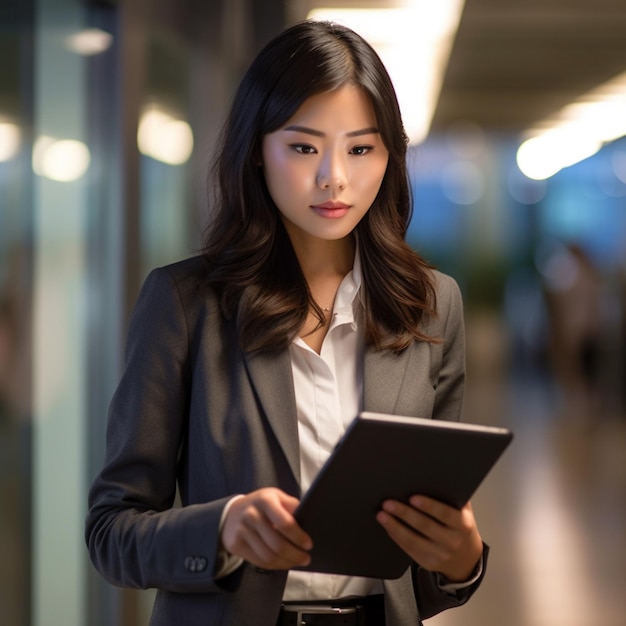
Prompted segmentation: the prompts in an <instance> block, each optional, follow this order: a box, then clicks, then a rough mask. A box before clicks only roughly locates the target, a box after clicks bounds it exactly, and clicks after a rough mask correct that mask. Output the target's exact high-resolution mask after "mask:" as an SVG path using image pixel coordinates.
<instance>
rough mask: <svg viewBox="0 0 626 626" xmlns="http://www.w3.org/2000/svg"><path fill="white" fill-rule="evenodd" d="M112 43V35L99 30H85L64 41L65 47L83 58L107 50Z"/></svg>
mask: <svg viewBox="0 0 626 626" xmlns="http://www.w3.org/2000/svg"><path fill="white" fill-rule="evenodd" d="M112 43H113V35H111V34H110V33H107V32H105V31H103V30H100V29H99V28H87V29H85V30H81V31H80V32H78V33H74V34H73V35H70V36H69V37H67V38H66V39H65V47H66V48H67V49H68V50H71V51H72V52H76V53H77V54H82V55H84V56H93V55H94V54H100V53H101V52H104V51H105V50H108V49H109V48H110V47H111V44H112Z"/></svg>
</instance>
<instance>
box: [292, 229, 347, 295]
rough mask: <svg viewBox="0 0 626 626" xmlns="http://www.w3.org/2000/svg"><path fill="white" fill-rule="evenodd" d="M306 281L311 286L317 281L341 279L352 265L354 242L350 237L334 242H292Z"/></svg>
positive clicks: (319, 240)
mask: <svg viewBox="0 0 626 626" xmlns="http://www.w3.org/2000/svg"><path fill="white" fill-rule="evenodd" d="M292 243H293V246H294V250H295V253H296V256H297V257H298V262H299V263H300V267H301V268H302V273H303V274H304V277H305V279H306V281H307V282H308V283H309V285H310V286H311V285H312V284H315V283H317V282H319V281H322V282H325V280H327V279H333V278H336V277H341V278H343V277H344V276H345V275H346V274H347V273H348V272H349V271H350V270H351V269H352V266H353V264H354V254H355V248H356V245H355V241H354V238H353V237H352V236H350V237H346V238H344V239H338V240H334V241H327V240H322V239H318V240H310V239H309V240H307V241H304V242H303V241H299V242H298V241H292Z"/></svg>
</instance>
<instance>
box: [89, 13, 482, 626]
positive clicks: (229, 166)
mask: <svg viewBox="0 0 626 626" xmlns="http://www.w3.org/2000/svg"><path fill="white" fill-rule="evenodd" d="M406 145H407V141H406V136H405V134H404V131H403V127H402V122H401V118H400V113H399V109H398V105H397V102H396V98H395V94H394V91H393V88H392V85H391V82H390V80H389V77H388V75H387V73H386V71H385V69H384V67H383V65H382V63H381V61H380V60H379V58H378V57H377V55H376V53H375V52H374V51H373V50H372V48H371V47H370V46H369V45H368V44H367V43H366V42H365V41H363V39H362V38H360V37H359V36H358V35H356V34H355V33H354V32H352V31H350V30H348V29H346V28H343V27H340V26H337V25H333V24H329V23H322V22H305V23H302V24H298V25H296V26H293V27H291V28H289V29H287V30H286V31H285V32H283V33H282V34H280V35H279V36H278V37H277V38H276V39H274V40H273V41H272V42H270V43H269V44H268V45H267V46H266V48H265V49H264V50H263V51H261V53H260V54H259V56H258V57H257V58H256V60H255V61H254V62H253V64H252V65H251V67H250V69H249V70H248V72H247V74H246V76H245V77H244V79H243V81H242V84H241V86H240V88H239V90H238V92H237V94H236V96H235V99H234V102H233V105H232V109H231V112H230V116H229V118H228V120H227V122H226V124H225V127H224V130H223V134H222V138H221V143H220V149H219V153H218V156H217V160H216V167H215V180H216V187H215V189H216V193H215V198H214V214H213V219H212V224H211V227H210V229H209V231H208V234H207V238H206V246H205V250H204V253H203V254H202V255H201V256H198V257H195V258H192V259H189V260H186V261H183V262H180V263H177V264H174V265H171V266H168V267H164V268H160V269H157V270H155V271H153V272H152V273H151V274H150V276H149V277H148V279H147V281H146V283H145V285H144V287H143V289H142V292H141V294H140V297H139V300H138V303H137V306H136V309H135V312H134V315H133V318H132V322H131V326H130V329H129V338H128V346H127V362H126V368H125V371H124V374H123V376H122V379H121V382H120V384H119V387H118V390H117V392H116V394H115V396H114V398H113V401H112V404H111V409H110V414H109V426H108V435H107V451H106V460H105V464H104V468H103V469H102V471H101V473H100V475H99V476H98V477H97V479H96V480H95V482H94V484H93V486H92V489H91V492H90V511H89V515H88V518H87V527H86V537H87V542H88V545H89V550H90V554H91V558H92V560H93V563H94V564H95V566H96V567H97V569H98V570H99V571H100V572H101V573H102V575H103V576H104V577H105V578H106V579H107V580H109V581H111V582H112V583H114V584H118V585H126V586H133V587H141V588H145V587H156V588H157V589H158V593H157V597H156V602H155V607H154V611H153V615H152V621H151V624H153V625H166V624H167V625H168V626H169V625H171V624H189V625H194V626H195V625H200V624H202V625H207V624H211V625H218V624H220V625H221V624H232V625H236V626H246V625H254V626H265V625H266V626H274V625H275V624H289V623H294V624H295V623H296V621H295V620H296V613H295V612H292V611H291V610H290V609H291V608H292V606H291V603H294V602H297V603H299V604H302V603H305V604H306V603H312V604H313V606H315V607H316V609H317V610H324V611H327V612H326V613H322V614H316V615H315V616H314V619H315V620H316V621H308V620H309V617H308V612H307V611H306V610H305V611H304V613H303V614H301V615H299V616H298V619H299V620H301V623H315V624H333V623H338V624H339V623H341V624H350V623H354V624H356V623H359V624H376V625H380V624H385V623H386V624H387V625H388V626H392V625H393V626H401V625H402V626H404V625H409V624H412V625H414V624H419V623H420V620H421V619H424V618H426V617H429V616H431V615H434V614H435V613H437V612H439V611H441V610H444V609H446V608H449V607H453V606H457V605H459V604H461V603H463V602H465V601H466V600H467V599H468V598H469V597H470V595H471V594H472V593H473V591H474V590H475V589H476V588H477V586H478V584H479V583H480V580H481V579H482V576H483V574H484V568H485V565H486V548H485V547H484V545H483V543H482V541H481V538H480V534H479V532H478V529H477V526H476V522H475V519H474V516H473V514H472V509H471V506H470V505H469V504H468V505H467V506H465V507H464V508H463V509H462V510H461V511H457V510H455V509H453V508H451V507H448V506H446V505H444V504H442V503H440V502H436V501H434V500H431V499H429V498H427V497H424V496H421V495H420V494H415V496H414V497H412V498H411V499H410V500H409V502H404V503H403V502H397V501H388V502H385V503H384V504H383V506H382V509H381V511H379V512H378V514H377V521H378V523H380V524H381V525H382V527H383V528H384V529H385V530H386V531H387V532H388V533H389V535H390V536H391V538H392V539H393V540H394V541H395V542H396V543H397V544H398V545H399V546H400V547H401V548H402V549H403V550H404V551H405V552H407V554H409V555H410V557H411V558H412V560H413V565H412V566H411V567H410V568H409V569H408V570H407V571H406V573H405V574H404V575H403V576H402V577H401V578H399V579H397V580H389V581H381V580H372V579H367V578H355V577H344V576H334V575H329V574H319V573H310V572H306V571H299V570H295V569H293V568H296V567H297V566H299V565H305V564H307V563H308V562H309V556H308V551H309V550H310V548H311V540H310V538H309V537H308V535H307V534H306V533H305V532H304V530H303V529H302V528H300V527H299V526H298V524H297V523H296V521H295V519H294V517H293V515H292V514H293V512H294V510H295V508H296V506H297V504H298V499H299V497H300V496H301V494H302V493H303V492H304V491H306V489H307V488H308V486H309V485H310V483H311V481H312V479H313V477H314V476H315V474H316V472H317V471H318V470H319V468H320V467H321V466H322V464H323V463H324V461H325V459H326V458H327V457H328V455H329V454H330V452H331V450H332V449H333V447H334V446H335V444H336V442H337V440H338V438H339V437H340V436H341V434H342V433H343V432H344V430H345V428H346V426H347V424H349V422H350V421H351V420H352V419H353V418H354V416H355V415H356V414H357V413H358V412H359V411H361V410H370V411H379V412H386V413H396V414H401V415H413V416H420V417H429V416H430V417H432V418H434V419H447V420H457V419H459V415H460V412H461V402H462V394H463V381H464V348H463V342H464V338H463V312H462V303H461V298H460V294H459V290H458V288H457V286H456V283H455V282H454V281H453V280H452V279H451V278H449V277H447V276H444V275H443V274H440V273H438V272H436V271H435V270H433V269H432V268H430V267H429V266H428V265H427V264H426V263H425V262H424V260H423V259H422V258H420V256H419V255H418V254H416V253H415V252H414V251H412V250H411V249H410V248H409V247H408V246H407V244H406V243H405V242H404V235H405V231H406V228H407V224H408V221H409V218H410V210H411V209H410V199H409V189H408V182H407V174H406V167H405V154H406ZM177 488H178V490H179V493H180V500H181V504H182V506H175V505H174V500H175V495H176V491H177ZM367 549H368V547H367V546H363V550H367ZM320 603H321V604H322V605H328V606H335V605H340V606H343V607H344V609H343V613H342V614H341V615H338V614H337V612H334V613H333V611H332V609H319V605H320ZM356 607H358V608H356ZM336 620H341V621H336ZM344 620H348V621H344ZM350 620H359V621H358V622H357V621H350Z"/></svg>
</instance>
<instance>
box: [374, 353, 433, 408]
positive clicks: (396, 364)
mask: <svg viewBox="0 0 626 626" xmlns="http://www.w3.org/2000/svg"><path fill="white" fill-rule="evenodd" d="M428 349H429V348H428V344H426V343H424V342H419V343H418V342H415V343H413V344H412V345H411V346H410V347H408V348H407V349H406V350H403V351H402V352H400V353H399V354H398V353H395V352H390V351H388V350H384V351H376V350H374V349H373V348H366V350H365V357H364V365H363V370H364V371H363V408H364V410H365V411H372V412H376V413H392V414H395V415H407V416H413V417H419V415H418V413H420V412H422V411H424V410H425V409H426V408H427V407H429V406H430V404H428V401H429V400H430V397H432V394H433V393H434V391H433V389H432V386H431V385H430V383H429V375H428V363H429V360H430V359H429V355H428V354H427V353H424V351H427V350H428ZM423 368H426V371H421V369H423ZM425 383H426V384H425ZM425 401H426V402H425Z"/></svg>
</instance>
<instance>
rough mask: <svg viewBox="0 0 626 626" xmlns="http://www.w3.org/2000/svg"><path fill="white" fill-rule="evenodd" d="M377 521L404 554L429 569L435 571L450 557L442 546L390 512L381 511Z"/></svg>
mask: <svg viewBox="0 0 626 626" xmlns="http://www.w3.org/2000/svg"><path fill="white" fill-rule="evenodd" d="M376 519H377V520H378V522H379V523H380V524H381V526H382V527H383V528H384V529H385V531H386V532H387V534H388V535H389V537H390V538H391V539H392V540H393V541H394V542H395V543H396V544H397V545H398V546H399V547H400V548H401V549H402V550H403V551H404V552H406V553H407V554H408V555H410V556H411V558H413V560H414V561H416V562H417V563H419V564H420V565H423V566H424V567H426V568H427V569H434V568H435V567H436V565H437V564H438V563H439V562H441V561H442V560H443V559H446V558H447V557H448V554H447V551H446V550H444V549H443V547H442V546H440V545H439V544H437V543H434V542H433V541H431V539H429V538H428V537H425V536H423V535H421V534H419V533H418V532H416V531H415V529H412V528H409V527H408V526H407V525H406V524H404V523H403V522H401V521H400V520H399V519H398V518H396V517H394V516H393V515H391V514H389V513H388V512H386V511H379V513H378V514H377V516H376Z"/></svg>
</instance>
